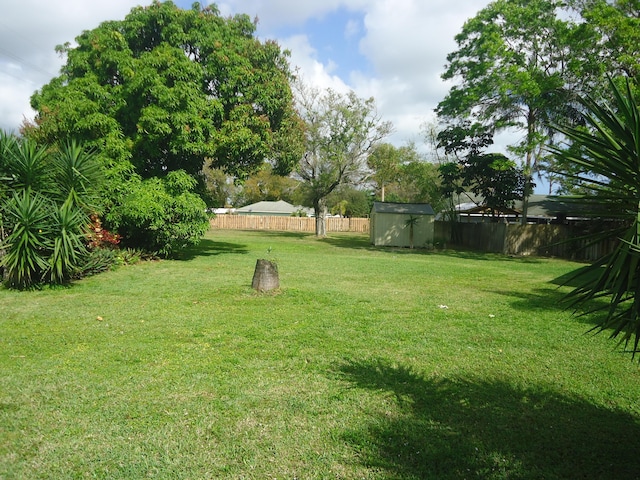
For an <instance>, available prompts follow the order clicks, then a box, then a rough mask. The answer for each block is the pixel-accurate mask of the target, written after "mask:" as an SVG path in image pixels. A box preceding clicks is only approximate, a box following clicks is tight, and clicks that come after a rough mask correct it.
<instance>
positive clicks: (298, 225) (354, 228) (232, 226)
mask: <svg viewBox="0 0 640 480" xmlns="http://www.w3.org/2000/svg"><path fill="white" fill-rule="evenodd" d="M326 222H327V223H326V226H327V232H354V233H369V219H368V218H338V217H327V219H326ZM210 223H211V228H219V229H226V230H281V231H284V232H315V231H316V219H315V218H311V217H277V216H260V215H216V216H215V217H214V218H212V219H211V222H210Z"/></svg>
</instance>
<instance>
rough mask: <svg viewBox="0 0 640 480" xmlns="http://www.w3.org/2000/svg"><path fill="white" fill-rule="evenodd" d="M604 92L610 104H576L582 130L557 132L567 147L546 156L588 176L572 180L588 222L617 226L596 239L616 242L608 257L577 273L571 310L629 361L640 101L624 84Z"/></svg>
mask: <svg viewBox="0 0 640 480" xmlns="http://www.w3.org/2000/svg"><path fill="white" fill-rule="evenodd" d="M635 88H636V89H637V85H635ZM610 90H611V95H608V96H610V97H612V98H613V100H612V101H611V102H610V103H609V102H607V101H605V100H602V99H599V100H596V99H595V98H593V97H585V98H584V99H582V100H581V104H582V106H583V107H584V109H585V113H584V114H583V118H584V122H585V125H586V126H587V128H577V127H573V126H571V125H569V126H564V127H560V128H559V131H560V132H561V133H562V134H564V135H565V136H566V138H567V139H568V140H569V141H570V142H571V145H570V147H569V146H567V147H566V148H563V147H562V146H557V147H552V148H551V151H552V152H553V153H554V154H555V155H556V156H557V157H558V158H560V159H561V160H562V161H565V162H568V163H572V164H575V165H576V166H577V167H578V169H579V170H582V171H585V172H590V173H591V174H592V175H590V176H589V177H582V178H581V177H580V175H577V177H578V180H582V182H583V184H584V188H585V189H586V190H587V192H586V193H585V194H584V195H582V196H580V197H579V200H580V201H581V202H582V203H583V204H587V205H589V206H590V207H591V208H590V209H589V210H590V211H591V212H592V215H593V216H594V217H596V218H601V219H602V218H604V219H607V220H609V224H610V225H618V228H608V229H606V230H603V231H602V232H600V233H599V234H598V237H597V238H603V237H618V238H619V239H620V242H619V244H618V247H617V248H616V249H615V251H614V252H613V253H611V254H610V255H607V256H605V257H603V258H602V259H601V260H600V261H598V262H595V263H594V264H593V265H591V266H590V267H589V268H586V269H581V270H580V271H579V274H578V275H577V276H576V279H575V280H574V281H575V282H577V285H578V286H577V287H576V288H575V289H574V290H573V291H572V293H571V294H570V295H569V299H570V300H571V304H572V305H573V306H574V307H576V308H580V309H584V310H585V311H587V312H591V313H595V314H596V315H597V319H598V322H599V323H598V325H597V326H596V327H595V329H596V330H599V331H605V330H607V331H610V333H611V337H612V338H619V340H620V342H621V343H622V344H623V345H624V346H625V347H626V348H628V349H630V351H631V352H632V353H633V355H635V354H637V353H638V352H639V344H640V97H639V96H638V95H637V94H635V93H634V88H633V83H632V82H631V81H629V80H628V79H627V80H626V82H625V83H624V86H623V87H616V85H615V82H613V81H611V82H610Z"/></svg>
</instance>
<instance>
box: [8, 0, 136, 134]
mask: <svg viewBox="0 0 640 480" xmlns="http://www.w3.org/2000/svg"><path fill="white" fill-rule="evenodd" d="M138 4H139V1H136V0H111V1H109V2H88V1H86V0H50V1H47V2H42V1H40V0H20V1H16V2H8V3H7V4H6V5H3V7H2V17H0V102H1V103H0V129H2V130H7V131H17V130H18V128H19V126H20V124H21V123H22V120H23V119H24V118H25V117H26V118H29V119H30V118H33V111H32V110H31V108H30V107H29V98H30V97H31V95H32V94H33V93H34V92H35V91H36V90H37V89H39V88H41V87H42V86H43V85H44V84H46V83H48V82H49V81H50V80H51V79H52V78H53V77H55V76H57V75H58V73H59V71H60V67H61V66H62V63H63V60H62V59H61V58H60V57H59V56H58V54H57V53H56V52H55V47H56V45H61V44H64V43H66V42H70V43H73V41H74V39H75V37H76V36H78V35H79V34H80V33H82V31H83V30H88V29H92V28H95V27H97V26H98V25H99V24H100V23H101V22H102V21H105V20H113V19H122V18H124V16H125V15H126V14H127V13H128V12H129V11H130V10H131V8H133V7H134V6H136V5H138Z"/></svg>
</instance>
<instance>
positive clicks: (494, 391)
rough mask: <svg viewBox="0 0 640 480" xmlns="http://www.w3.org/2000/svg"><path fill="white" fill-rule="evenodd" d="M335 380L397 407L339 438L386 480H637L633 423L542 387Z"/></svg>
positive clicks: (375, 376)
mask: <svg viewBox="0 0 640 480" xmlns="http://www.w3.org/2000/svg"><path fill="white" fill-rule="evenodd" d="M338 375H339V377H340V378H341V379H342V380H346V381H347V382H349V383H351V384H352V385H353V386H355V387H356V388H361V389H368V390H374V391H378V392H381V393H382V394H385V393H386V394H391V395H393V398H394V399H395V402H396V404H397V405H398V409H397V410H398V411H399V413H396V412H395V411H391V412H389V410H390V409H389V408H388V407H387V408H385V407H381V411H380V413H379V415H378V416H374V417H370V418H369V419H368V422H367V423H364V424H363V425H362V426H361V427H359V428H357V429H351V430H347V431H345V432H344V434H343V437H344V440H345V441H346V442H347V443H348V444H350V445H351V447H352V448H353V449H354V450H356V451H357V452H358V453H359V458H360V459H361V461H362V462H363V464H364V465H365V466H366V467H367V468H370V469H373V470H377V471H383V472H384V474H385V478H395V479H462V478H467V479H472V478H474V479H475V478H477V479H506V478H518V479H540V478H546V479H551V478H589V479H613V478H615V479H632V478H639V477H640V455H638V451H640V422H639V419H638V418H636V417H634V416H632V415H630V414H629V413H626V412H623V411H619V410H616V409H606V408H603V407H600V406H596V405H593V404H591V403H589V402H588V401H586V400H585V399H581V398H578V397H572V396H570V395H567V394H565V393H561V392H557V391H553V390H550V389H548V388H546V387H542V386H535V385H532V386H529V387H526V388H520V387H514V386H512V385H510V384H509V383H507V382H504V381H499V380H486V379H479V378H455V377H453V378H438V379H426V378H424V377H423V376H421V375H420V374H418V373H416V372H414V371H412V370H411V369H408V368H405V367H402V366H396V365H393V364H391V363H389V362H387V361H384V360H372V361H351V362H347V363H345V364H342V365H340V366H339V371H338ZM391 410H393V409H391Z"/></svg>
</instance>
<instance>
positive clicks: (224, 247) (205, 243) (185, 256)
mask: <svg viewBox="0 0 640 480" xmlns="http://www.w3.org/2000/svg"><path fill="white" fill-rule="evenodd" d="M230 253H231V254H236V255H238V254H240V255H246V254H248V253H249V250H247V246H246V245H241V244H238V243H228V242H216V241H213V240H209V239H206V238H205V239H202V240H201V241H200V243H199V244H198V245H196V246H195V247H189V248H185V249H184V250H182V251H181V252H180V253H179V254H178V255H177V256H176V257H175V259H176V260H193V259H195V258H197V257H212V256H217V255H224V254H230Z"/></svg>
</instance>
